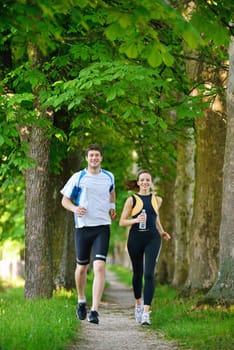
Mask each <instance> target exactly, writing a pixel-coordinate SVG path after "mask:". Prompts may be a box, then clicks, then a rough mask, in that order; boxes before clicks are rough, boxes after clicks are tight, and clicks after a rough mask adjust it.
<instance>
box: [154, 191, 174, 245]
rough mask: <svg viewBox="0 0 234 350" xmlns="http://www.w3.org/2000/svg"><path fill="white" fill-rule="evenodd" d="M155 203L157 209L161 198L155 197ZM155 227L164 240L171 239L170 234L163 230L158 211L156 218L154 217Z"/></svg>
mask: <svg viewBox="0 0 234 350" xmlns="http://www.w3.org/2000/svg"><path fill="white" fill-rule="evenodd" d="M157 203H158V209H159V208H160V207H161V204H162V198H161V197H157ZM156 227H157V229H158V231H159V233H160V235H161V237H162V238H163V239H165V241H168V240H169V239H171V236H170V235H169V233H167V232H166V231H164V229H163V227H162V224H161V221H160V217H159V211H158V213H157V219H156Z"/></svg>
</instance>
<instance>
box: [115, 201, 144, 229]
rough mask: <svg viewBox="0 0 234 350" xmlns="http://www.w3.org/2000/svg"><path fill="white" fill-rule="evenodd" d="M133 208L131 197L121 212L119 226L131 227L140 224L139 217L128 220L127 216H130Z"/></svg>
mask: <svg viewBox="0 0 234 350" xmlns="http://www.w3.org/2000/svg"><path fill="white" fill-rule="evenodd" d="M132 206H133V200H132V197H128V199H127V200H126V202H125V204H124V208H123V210H122V213H121V216H120V220H119V226H131V225H133V224H135V223H137V222H140V220H139V217H137V218H134V219H132V218H131V219H129V216H131V211H132Z"/></svg>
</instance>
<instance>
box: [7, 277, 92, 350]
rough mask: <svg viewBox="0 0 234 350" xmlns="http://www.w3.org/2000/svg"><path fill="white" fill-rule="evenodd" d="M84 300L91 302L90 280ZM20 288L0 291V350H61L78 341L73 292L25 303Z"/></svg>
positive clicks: (63, 291)
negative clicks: (74, 340)
mask: <svg viewBox="0 0 234 350" xmlns="http://www.w3.org/2000/svg"><path fill="white" fill-rule="evenodd" d="M91 278H92V276H91V274H90V275H89V276H88V281H87V299H88V300H90V290H91V287H90V280H91ZM23 294H24V291H23V287H15V288H13V287H7V288H3V287H2V288H1V292H0V350H16V349H17V350H60V349H61V350H64V349H65V347H66V345H67V344H69V343H70V342H71V341H72V340H73V339H75V338H76V339H77V336H78V334H79V326H80V322H79V320H77V319H76V317H75V310H76V304H77V294H76V291H71V292H67V291H65V290H60V291H58V292H55V293H54V296H53V298H52V299H46V300H44V299H43V300H34V301H30V300H25V299H24V295H23Z"/></svg>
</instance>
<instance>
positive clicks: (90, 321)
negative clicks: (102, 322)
mask: <svg viewBox="0 0 234 350" xmlns="http://www.w3.org/2000/svg"><path fill="white" fill-rule="evenodd" d="M88 321H89V323H95V324H98V323H99V321H96V320H89V319H88Z"/></svg>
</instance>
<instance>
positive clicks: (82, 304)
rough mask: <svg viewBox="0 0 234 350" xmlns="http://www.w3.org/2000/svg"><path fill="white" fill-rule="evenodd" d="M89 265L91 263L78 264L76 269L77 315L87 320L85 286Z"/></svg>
mask: <svg viewBox="0 0 234 350" xmlns="http://www.w3.org/2000/svg"><path fill="white" fill-rule="evenodd" d="M88 266H89V265H79V264H77V266H76V271H75V281H76V289H77V294H78V307H77V311H76V315H77V317H78V318H79V319H80V320H85V319H86V316H87V310H86V298H85V286H86V279H87V270H88Z"/></svg>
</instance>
